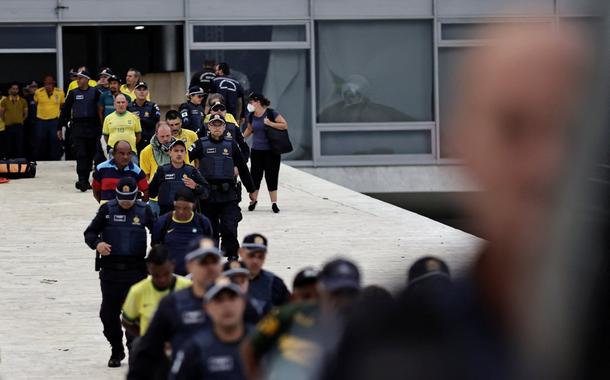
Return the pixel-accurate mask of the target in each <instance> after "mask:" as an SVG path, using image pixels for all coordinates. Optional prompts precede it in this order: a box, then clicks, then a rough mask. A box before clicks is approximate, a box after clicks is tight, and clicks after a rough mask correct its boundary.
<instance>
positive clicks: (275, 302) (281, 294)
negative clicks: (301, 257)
mask: <svg viewBox="0 0 610 380" xmlns="http://www.w3.org/2000/svg"><path fill="white" fill-rule="evenodd" d="M239 256H240V257H241V259H242V261H243V262H244V264H245V265H246V268H248V270H249V271H250V286H249V288H248V295H249V296H250V297H252V298H253V299H255V300H257V301H258V305H259V306H258V307H259V310H261V311H262V312H264V313H266V312H268V311H269V310H271V308H272V307H273V306H281V305H283V304H285V303H286V302H288V300H289V298H290V292H289V291H288V288H287V287H286V284H285V283H284V281H283V280H282V279H281V278H279V277H278V276H276V275H275V274H274V273H272V272H269V271H267V270H265V269H263V266H264V264H265V259H266V258H267V238H266V237H264V236H263V235H261V234H257V233H254V234H250V235H248V236H246V237H244V240H243V243H242V245H241V248H240V249H239ZM255 304H256V303H255Z"/></svg>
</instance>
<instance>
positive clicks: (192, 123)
mask: <svg viewBox="0 0 610 380" xmlns="http://www.w3.org/2000/svg"><path fill="white" fill-rule="evenodd" d="M186 96H187V97H188V101H186V102H184V103H182V104H181V105H180V108H178V112H180V118H181V119H182V127H183V128H186V129H190V130H191V131H194V132H197V131H198V130H199V128H201V127H202V126H203V117H204V115H205V113H204V110H203V104H204V102H203V101H204V98H205V92H204V91H203V89H202V88H201V87H198V86H193V87H190V88H189V90H188V92H187V93H186Z"/></svg>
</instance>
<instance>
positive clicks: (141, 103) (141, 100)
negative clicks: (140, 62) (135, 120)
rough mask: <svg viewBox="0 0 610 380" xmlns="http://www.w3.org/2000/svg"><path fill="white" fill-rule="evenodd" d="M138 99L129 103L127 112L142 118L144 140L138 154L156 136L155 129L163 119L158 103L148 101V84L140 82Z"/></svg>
mask: <svg viewBox="0 0 610 380" xmlns="http://www.w3.org/2000/svg"><path fill="white" fill-rule="evenodd" d="M134 92H135V94H136V99H135V100H134V101H133V102H131V103H129V106H128V107H127V111H129V112H131V113H133V114H134V115H136V116H137V117H139V118H140V124H141V125H142V138H141V139H140V142H139V143H138V152H141V151H142V149H144V148H145V147H146V146H147V145H148V144H150V139H152V137H153V136H154V135H155V127H156V126H157V123H158V122H159V119H161V110H160V109H159V106H158V105H157V103H154V102H151V101H149V100H146V98H147V97H148V85H147V84H146V82H138V83H137V84H136V87H135V90H134Z"/></svg>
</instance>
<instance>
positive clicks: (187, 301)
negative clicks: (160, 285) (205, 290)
mask: <svg viewBox="0 0 610 380" xmlns="http://www.w3.org/2000/svg"><path fill="white" fill-rule="evenodd" d="M173 296H174V299H175V301H176V313H174V317H175V318H176V320H175V321H174V322H175V323H174V325H175V334H174V336H173V338H172V341H171V344H172V355H176V353H177V352H178V350H179V349H180V348H181V347H182V345H183V344H184V343H185V342H186V341H188V340H189V339H190V338H191V337H192V336H193V334H194V333H195V332H197V331H199V330H200V329H202V328H203V327H204V326H206V325H207V324H208V323H209V322H208V318H207V316H206V315H205V313H204V312H203V305H202V304H203V301H202V300H201V299H198V298H197V297H195V296H194V295H193V293H192V291H191V288H186V289H182V290H180V291H178V292H176V293H174V294H173Z"/></svg>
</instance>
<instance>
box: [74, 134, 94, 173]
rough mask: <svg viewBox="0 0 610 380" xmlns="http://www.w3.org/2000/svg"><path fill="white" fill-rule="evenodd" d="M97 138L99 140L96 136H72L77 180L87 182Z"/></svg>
mask: <svg viewBox="0 0 610 380" xmlns="http://www.w3.org/2000/svg"><path fill="white" fill-rule="evenodd" d="M97 140H99V138H98V137H78V136H74V135H73V136H72V146H73V147H74V152H75V154H76V174H78V180H79V181H82V182H89V174H91V170H92V169H93V157H95V154H96V144H97Z"/></svg>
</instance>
